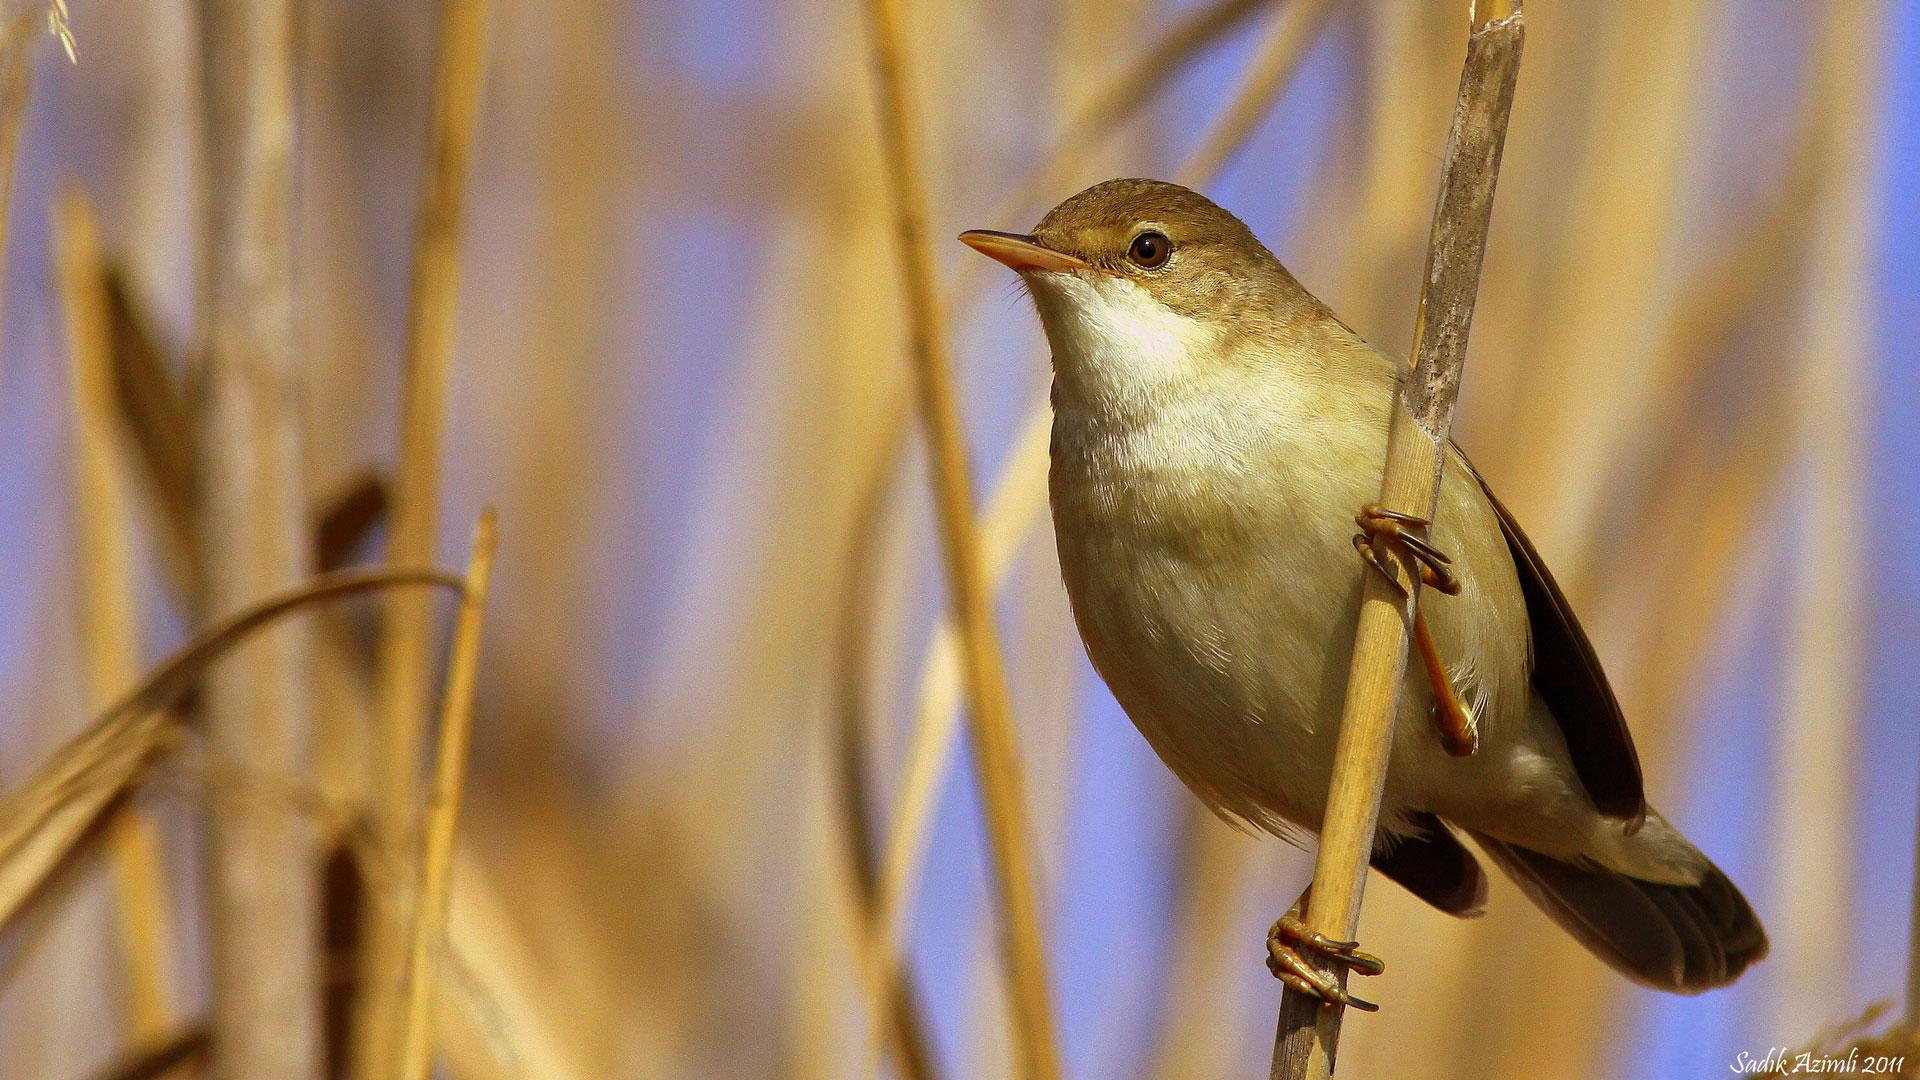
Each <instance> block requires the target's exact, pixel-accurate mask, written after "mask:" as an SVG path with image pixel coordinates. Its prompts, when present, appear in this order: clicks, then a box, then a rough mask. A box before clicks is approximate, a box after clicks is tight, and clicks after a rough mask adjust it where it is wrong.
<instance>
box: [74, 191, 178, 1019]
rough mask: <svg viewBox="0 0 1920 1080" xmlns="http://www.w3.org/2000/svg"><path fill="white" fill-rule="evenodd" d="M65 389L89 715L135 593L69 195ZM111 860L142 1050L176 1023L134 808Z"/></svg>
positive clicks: (107, 350) (103, 291) (125, 672)
mask: <svg viewBox="0 0 1920 1080" xmlns="http://www.w3.org/2000/svg"><path fill="white" fill-rule="evenodd" d="M54 237H55V246H56V251H57V262H58V266H59V278H60V294H61V300H62V304H61V306H62V310H63V312H64V314H65V316H66V320H65V321H66V336H67V355H68V358H69V365H68V381H69V387H70V394H71V398H72V406H73V412H72V415H73V423H74V443H75V445H74V475H73V507H74V511H75V521H74V540H75V553H76V562H77V564H78V566H79V569H80V575H81V584H80V627H81V639H82V641H83V643H84V650H85V654H86V655H85V668H86V676H87V683H88V688H89V693H88V699H89V703H90V707H93V708H99V707H103V706H105V705H107V704H109V703H110V702H112V700H113V698H114V695H116V694H118V693H120V692H121V691H122V690H124V689H125V688H126V687H128V686H131V685H133V683H134V682H135V680H136V679H137V678H138V676H139V663H140V658H139V652H140V647H139V631H138V628H137V624H138V616H137V615H136V614H135V612H134V610H133V601H134V596H135V592H136V589H135V585H134V579H133V571H132V567H131V565H130V560H129V558H128V553H127V545H128V543H130V541H131V538H132V536H133V528H132V524H131V522H130V521H129V514H128V510H129V506H128V499H129V497H130V493H129V492H128V491H127V487H128V485H127V483H126V480H127V478H126V475H125V468H124V457H123V456H122V455H121V453H120V450H121V447H120V445H119V439H118V438H117V436H118V435H119V430H118V422H117V421H118V416H117V413H118V409H117V408H116V405H115V400H114V399H115V395H114V392H113V383H114V371H113V368H114V364H113V359H112V356H111V352H112V349H111V345H110V341H109V329H110V325H111V324H110V322H109V318H108V313H107V308H108V300H107V275H106V268H105V265H104V261H103V259H102V258H101V254H100V235H99V228H98V225H97V224H96V222H95V220H94V215H93V209H92V207H91V206H90V205H89V204H88V203H87V199H86V196H84V195H83V194H81V193H80V192H79V191H78V190H77V189H74V188H68V189H66V190H65V191H63V192H62V193H61V195H60V201H59V206H58V209H57V212H56V218H55V222H54ZM106 830H107V836H106V843H107V850H108V853H109V861H110V863H111V865H112V868H113V873H114V878H115V885H116V890H115V900H116V904H115V908H116V916H117V918H118V922H119V929H120V936H121V945H122V952H123V955H124V957H125V961H126V1001H125V1008H126V1022H127V1031H126V1034H127V1038H128V1040H129V1041H130V1042H131V1043H132V1044H133V1045H136V1046H137V1045H142V1044H145V1043H147V1042H149V1041H152V1040H155V1039H159V1038H161V1037H163V1036H164V1035H165V1034H166V1031H167V1028H168V1025H169V1024H170V1023H172V1014H173V1007H172V1004H171V1000H170V998H171V990H170V989H169V987H170V983H171V981H172V978H171V972H172V963H171V958H170V955H169V952H170V949H169V940H168V938H169V930H170V927H171V923H172V920H171V918H170V915H169V908H170V906H171V905H170V903H169V901H168V897H167V894H166V888H165V884H164V879H163V877H162V874H161V870H160V853H159V844H158V838H157V837H156V835H155V833H154V829H153V822H152V820H151V819H150V818H149V816H148V815H147V813H146V812H145V811H144V810H142V809H141V808H139V807H137V806H128V807H126V808H125V809H124V810H123V811H122V812H120V813H118V814H114V815H112V816H111V817H110V818H109V819H108V820H107V825H106Z"/></svg>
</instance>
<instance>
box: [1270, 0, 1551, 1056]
mask: <svg viewBox="0 0 1920 1080" xmlns="http://www.w3.org/2000/svg"><path fill="white" fill-rule="evenodd" d="M1524 37H1525V22H1524V17H1523V16H1522V15H1521V12H1520V4H1519V3H1518V0H1509V2H1506V3H1489V4H1487V5H1485V6H1484V7H1483V6H1481V5H1480V4H1477V3H1476V4H1475V6H1474V9H1473V13H1472V19H1471V34H1470V36H1469V39H1468V46H1467V59H1466V63H1465V65H1464V67H1463V69H1462V72H1461V80H1460V97H1459V101H1458V103H1457V104H1456V106H1455V108H1454V118H1453V130H1452V132H1451V133H1450V134H1449V136H1448V139H1447V155H1446V160H1445V164H1444V165H1443V166H1442V170H1441V176H1440V195H1439V198H1438V199H1437V200H1436V205H1435V208H1434V218H1433V234H1432V238H1431V239H1430V240H1429V242H1428V247H1427V250H1428V258H1427V272H1426V276H1425V278H1424V280H1423V281H1422V283H1421V290H1420V310H1419V314H1418V316H1417V317H1416V320H1415V323H1414V327H1415V329H1414V344H1413V353H1414V362H1413V370H1412V372H1411V373H1410V374H1409V375H1408V377H1407V380H1406V382H1405V383H1404V384H1403V386H1402V390H1401V395H1400V398H1399V400H1398V401H1397V403H1396V406H1395V408H1394V410H1393V418H1392V421H1391V428H1390V429H1389V430H1390V434H1389V437H1388V448H1387V465H1386V475H1385V477H1384V478H1383V480H1382V482H1381V495H1380V503H1381V505H1383V506H1385V507H1386V508H1388V509H1389V510H1396V511H1399V512H1402V513H1408V514H1413V515H1415V516H1418V517H1423V518H1428V519H1431V518H1432V516H1433V510H1434V504H1435V498H1436V495H1437V494H1438V492H1439V487H1440V476H1441V470H1442V469H1443V468H1444V467H1445V465H1446V456H1447V448H1448V445H1449V433H1450V431H1451V429H1452V425H1453V407H1454V401H1455V398H1456V397H1457V396H1458V394H1459V390H1460V375H1461V370H1462V367H1463V366H1464V362H1465V359H1466V343H1467V331H1468V328H1469V326H1470V325H1471V323H1472V320H1473V304H1474V298H1475V292H1476V291H1477V289H1478V286H1479V279H1480V263H1481V257H1482V255H1483V254H1484V252H1485V249H1486V238H1487V226H1488V224H1489V222H1490V221H1491V219H1492V215H1493V193H1494V187H1495V182H1496V180H1497V179H1498V177H1499V171H1500V153H1501V150H1502V147H1503V145H1504V143H1505V139H1506V127H1507V117H1508V114H1509V111H1510V110H1511V108H1512V104H1513V89H1514V84H1515V81H1516V80H1517V78H1518V76H1519V70H1520V51H1521V43H1522V41H1523V39H1524ZM1395 561H1396V563H1397V564H1398V569H1399V580H1397V581H1390V580H1388V579H1387V578H1386V577H1385V576H1383V575H1380V574H1372V573H1369V574H1367V575H1366V590H1365V594H1364V599H1363V601H1362V604H1361V609H1360V624H1359V629H1358V630H1357V632H1356V633H1355V636H1354V646H1353V660H1352V666H1351V668H1350V670H1349V674H1348V680H1347V696H1346V702H1345V705H1344V707H1343V709H1342V716H1341V723H1340V736H1339V741H1338V744H1337V746H1336V748H1335V751H1334V760H1333V775H1332V778H1331V782H1330V784H1329V787H1328V793H1327V809H1326V814H1325V818H1324V821H1323V824H1322V827H1321V831H1320V845H1319V851H1318V853H1317V854H1316V856H1315V861H1314V874H1313V891H1312V894H1311V896H1310V898H1309V900H1308V903H1307V910H1306V920H1305V921H1306V923H1307V925H1308V926H1309V927H1311V928H1313V929H1314V930H1317V931H1319V932H1320V933H1323V934H1326V935H1328V936H1330V937H1335V938H1339V939H1349V938H1352V937H1353V936H1354V931H1355V929H1356V928H1357V927H1358V925H1359V922H1360V898H1361V893H1362V890H1363V888H1364V886H1365V883H1366V875H1367V865H1368V859H1369V856H1370V855H1371V854H1372V851H1373V840H1374V829H1375V825H1376V823H1377V821H1378V819H1379V814H1380V796H1381V792H1382V790H1383V788H1384V786H1385V781H1386V764H1387V753H1388V751H1389V749H1391V745H1392V739H1393V719H1394V715H1395V712H1396V710H1397V709H1398V706H1399V698H1400V690H1401V687H1402V685H1403V683H1404V682H1405V675H1406V665H1407V635H1408V627H1409V625H1410V623H1411V620H1412V612H1413V605H1414V603H1415V602H1416V599H1417V590H1418V587H1419V575H1418V574H1417V573H1414V572H1413V568H1412V567H1411V566H1410V565H1409V564H1408V562H1407V560H1406V559H1405V557H1404V556H1400V555H1396V557H1395ZM1331 966H1332V968H1333V970H1332V971H1330V972H1329V974H1330V975H1333V976H1334V977H1335V978H1337V979H1339V980H1340V981H1341V982H1342V983H1343V984H1344V982H1345V979H1346V970H1345V968H1344V967H1343V966H1341V965H1337V964H1336V965H1331ZM1343 1012H1344V1010H1343V1009H1342V1008H1341V1007H1340V1006H1338V1005H1332V1004H1326V1003H1322V1002H1319V1001H1317V1000H1316V999H1313V998H1309V997H1307V996H1305V995H1302V994H1298V993H1296V992H1293V991H1291V990H1289V991H1288V992H1286V993H1285V994H1284V995H1283V996H1282V999H1281V1009H1280V1023H1279V1030H1278V1033H1277V1035H1276V1037H1275V1040H1274V1053H1273V1068H1272V1070H1271V1075H1272V1077H1273V1078H1274V1080H1298V1078H1301V1077H1311V1078H1312V1080H1325V1078H1326V1077H1328V1076H1331V1075H1332V1073H1333V1055H1334V1048H1335V1045H1336V1043H1337V1042H1338V1039H1339V1032H1340V1019H1341V1015H1342V1013H1343Z"/></svg>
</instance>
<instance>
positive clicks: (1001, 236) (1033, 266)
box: [960, 229, 1087, 273]
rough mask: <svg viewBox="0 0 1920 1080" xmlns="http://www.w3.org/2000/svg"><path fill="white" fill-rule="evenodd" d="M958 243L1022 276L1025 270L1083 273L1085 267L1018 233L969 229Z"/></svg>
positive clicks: (1063, 254)
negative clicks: (1074, 271)
mask: <svg viewBox="0 0 1920 1080" xmlns="http://www.w3.org/2000/svg"><path fill="white" fill-rule="evenodd" d="M960 242H961V243H963V244H965V245H967V246H968V247H970V248H972V249H973V250H975V251H977V252H979V253H980V254H982V255H985V256H986V257H987V258H989V259H993V260H995V261H997V262H1003V263H1005V264H1007V265H1008V266H1010V267H1012V268H1013V269H1015V270H1018V271H1021V272H1022V273H1025V272H1027V271H1029V270H1084V269H1086V267H1087V261H1086V260H1085V259H1081V258H1078V257H1076V256H1073V255H1068V254H1067V253H1066V252H1064V251H1055V250H1053V249H1052V248H1050V247H1046V246H1045V245H1043V244H1041V243H1039V242H1038V241H1036V240H1035V239H1034V238H1033V237H1031V236H1022V235H1020V234H1019V233H1004V232H994V231H992V230H990V229H969V230H967V231H966V232H963V233H961V234H960Z"/></svg>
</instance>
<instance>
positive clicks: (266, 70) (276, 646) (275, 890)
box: [198, 0, 321, 1080]
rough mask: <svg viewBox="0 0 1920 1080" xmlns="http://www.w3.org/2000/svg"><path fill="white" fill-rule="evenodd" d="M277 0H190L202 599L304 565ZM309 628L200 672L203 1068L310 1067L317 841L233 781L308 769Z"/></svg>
mask: <svg viewBox="0 0 1920 1080" xmlns="http://www.w3.org/2000/svg"><path fill="white" fill-rule="evenodd" d="M294 10H295V9H294V6H293V4H292V0H205V2H204V5H203V8H202V19H201V32H202V42H201V46H202V48H203V49H204V62H203V69H202V76H203V86H202V92H203V94H204V108H205V114H206V135H207V151H208V168H207V174H206V175H207V182H208V194H209V208H210V213H209V216H208V224H209V226H210V230H209V231H210V236H209V239H208V247H207V257H208V259H209V263H210V265H209V274H210V280H209V285H210V290H209V294H208V312H207V317H208V323H207V352H206V356H205V370H204V372H203V378H202V382H201V390H202V392H203V393H204V395H205V397H204V401H203V402H202V404H203V410H202V416H203V417H204V422H205V424H206V428H205V438H203V439H202V440H201V442H200V460H199V466H200V467H199V470H198V473H199V476H200V477H201V479H202V481H203V486H202V489H201V506H200V516H199V529H198V533H199V535H201V536H204V537H206V538H207V543H206V544H205V545H204V550H203V551H202V552H201V560H202V575H201V576H202V580H203V581H204V582H205V584H206V589H207V610H208V611H209V612H210V613H212V614H214V615H216V616H217V615H222V614H225V613H227V612H231V611H235V610H237V609H239V608H240V607H241V606H242V605H244V604H247V603H249V602H251V601H252V600H253V599H255V598H256V597H259V596H262V595H265V594H269V593H272V592H275V591H277V590H280V589H285V588H289V587H292V586H295V585H297V584H298V583H299V582H301V581H303V580H305V579H306V578H307V577H308V568H309V566H310V565H311V562H312V540H311V532H310V528H311V526H310V523H309V521H308V512H307V502H306V469H305V461H304V452H303V448H302V430H301V428H302V425H301V417H300V415H299V404H298V403H299V401H300V370H299V364H298V358H297V357H296V355H295V353H294V341H295V337H296V335H295V324H294V275H293V209H294V187H293V164H294V116H295V76H294V38H295V28H296V25H297V22H296V19H295V17H294ZM306 630H307V627H306V626H304V625H303V624H298V623H296V624H293V625H287V626H282V627H277V628H276V629H275V631H274V632H273V633H272V634H271V635H269V636H267V637H264V638H261V639H258V640H255V641H251V642H248V643H247V645H246V646H245V647H244V648H242V649H240V650H239V651H238V653H237V654H236V655H235V656H233V657H232V658H231V660H230V662H229V663H227V664H223V665H222V666H221V667H220V668H219V669H218V670H217V671H215V672H213V673H212V675H211V677H210V678H209V679H208V683H207V693H206V695H205V715H206V731H207V742H208V747H209V750H210V753H211V755H212V757H213V760H214V762H215V763H216V768H215V770H214V779H213V781H212V782H211V783H210V784H209V785H208V791H207V799H208V802H207V813H208V822H209V832H208V845H207V855H208V861H209V866H208V874H207V880H208V908H209V914H210V926H211V929H212V942H211V944H212V971H213V988H214V1002H213V1017H212V1022H213V1030H214V1051H213V1063H212V1069H213V1075H214V1076H215V1077H217V1078H219V1080H256V1078H263V1077H272V1078H274V1080H317V1078H318V1076H319V1072H320V1066H321V1039H320V997H319V990H320V973H319V971H318V963H317V957H316V953H315V950H316V947H317V946H318V944H319V941H320V931H319V924H318V897H317V880H316V868H317V863H318V860H317V857H316V852H315V850H314V845H313V843H312V838H311V836H310V835H309V830H308V827H307V823H306V822H305V821H304V820H303V819H302V817H301V816H300V814H299V813H298V812H297V811H296V810H295V808H294V807H293V806H292V805H290V804H289V803H288V802H287V801H286V800H283V799H278V798H271V797H263V794H262V792H261V791H260V790H259V789H258V786H257V784H255V783H254V782H252V781H249V780H246V779H244V778H245V777H254V776H257V777H263V778H265V779H266V782H267V783H268V785H269V786H272V785H276V784H281V783H291V781H292V778H294V777H296V776H299V775H300V774H301V773H302V772H304V770H305V769H306V766H307V757H308V753H309V741H310V738H311V730H310V729H311V714H312V705H313V702H312V685H311V683H312V672H311V670H310V667H309V661H310V657H311V649H310V647H309V642H308V634H307V633H306Z"/></svg>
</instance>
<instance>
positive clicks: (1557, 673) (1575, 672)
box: [1454, 446, 1647, 832]
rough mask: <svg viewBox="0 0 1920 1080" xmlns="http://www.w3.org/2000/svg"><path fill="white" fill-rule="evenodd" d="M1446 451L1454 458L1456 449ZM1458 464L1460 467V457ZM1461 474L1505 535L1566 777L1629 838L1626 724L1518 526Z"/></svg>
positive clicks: (1634, 804) (1633, 771)
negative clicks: (1562, 744)
mask: <svg viewBox="0 0 1920 1080" xmlns="http://www.w3.org/2000/svg"><path fill="white" fill-rule="evenodd" d="M1454 449H1455V450H1456V451H1458V450H1459V447H1458V446H1455V447H1454ZM1458 458H1459V460H1460V461H1461V462H1462V463H1466V460H1467V459H1466V455H1465V454H1464V453H1462V454H1459V455H1458ZM1467 472H1468V473H1470V474H1471V475H1472V476H1473V478H1474V480H1475V481H1476V482H1477V483H1478V484H1479V485H1480V490H1481V491H1483V492H1485V493H1486V496H1487V502H1488V503H1490V504H1492V506H1493V510H1494V513H1496V514H1498V515H1499V517H1500V531H1501V532H1503V533H1505V534H1506V537H1507V548H1508V549H1509V550H1510V551H1512V552H1513V566H1514V569H1515V570H1516V571H1518V572H1519V575H1520V592H1521V594H1522V595H1524V596H1525V597H1526V601H1527V621H1528V622H1530V623H1532V624H1533V688H1534V690H1535V692H1537V693H1538V694H1539V695H1540V698H1541V700H1542V701H1544V702H1546V705H1547V708H1548V709H1549V710H1550V711H1552V713H1553V718H1554V719H1555V720H1557V721H1559V724H1560V733H1561V734H1562V735H1563V736H1565V738H1566V740H1567V752H1568V753H1569V754H1570V755H1571V756H1572V758H1573V769H1574V772H1575V773H1577V774H1578V775H1579V777H1580V783H1581V784H1582V785H1584V786H1585V787H1586V789H1587V794H1588V795H1589V796H1590V797H1591V798H1592V799H1593V804H1594V805H1595V806H1597V807H1599V809H1600V812H1601V813H1603V814H1605V815H1607V816H1608V817H1611V818H1619V819H1621V820H1624V821H1626V822H1627V828H1628V831H1629V832H1632V831H1635V830H1637V829H1639V827H1640V824H1641V822H1643V821H1645V820H1646V816H1647V795H1646V788H1645V786H1644V783H1643V782H1642V779H1641V776H1640V755H1639V754H1638V753H1636V752H1635V751H1634V749H1633V735H1632V734H1631V733H1629V732H1628V731H1627V718H1626V717H1625V716H1623V715H1621V713H1620V703H1619V702H1618V701H1616V700H1615V699H1614V696H1613V688H1612V687H1611V686H1608V685H1607V675H1606V672H1604V671H1602V670H1601V669H1600V658H1599V657H1597V656H1595V655H1594V653H1593V643H1592V642H1589V641H1588V640H1587V635H1586V632H1585V631H1583V630H1581V629H1580V622H1579V620H1578V619H1575V618H1574V617H1573V608H1572V607H1571V606H1570V605H1569V604H1568V603H1567V598H1566V597H1565V596H1564V595H1562V594H1561V592H1560V587H1559V586H1558V585H1556V584H1554V582H1553V575H1552V574H1549V573H1548V572H1547V564H1546V563H1545V562H1543V561H1542V560H1541V558H1540V553H1539V552H1537V551H1535V550H1534V549H1533V544H1532V543H1531V542H1530V541H1529V540H1528V539H1527V534H1526V533H1524V532H1521V531H1520V525H1519V523H1518V522H1516V521H1514V520H1513V515H1512V514H1510V513H1508V512H1507V508H1506V507H1505V506H1502V505H1500V500H1499V499H1497V498H1495V497H1494V494H1493V491H1492V489H1490V488H1488V487H1487V482H1486V480H1485V479H1483V478H1482V477H1481V476H1480V474H1479V472H1477V471H1475V470H1474V468H1473V466H1472V465H1471V464H1467Z"/></svg>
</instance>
